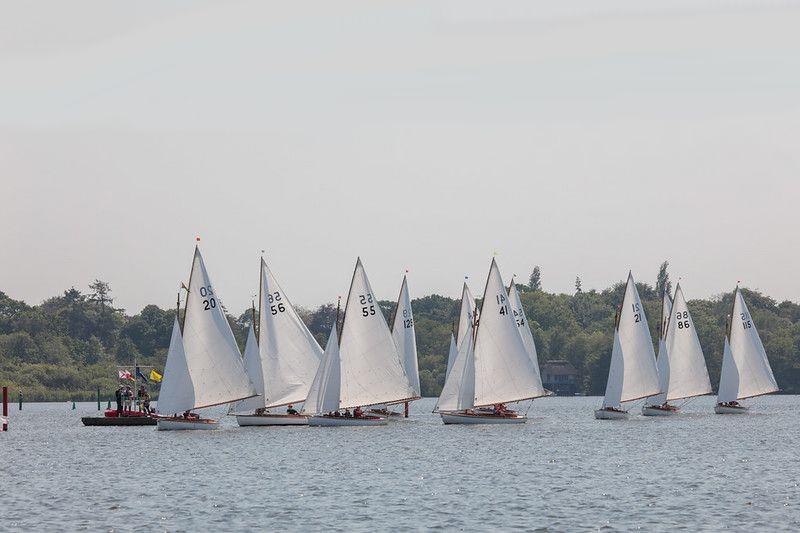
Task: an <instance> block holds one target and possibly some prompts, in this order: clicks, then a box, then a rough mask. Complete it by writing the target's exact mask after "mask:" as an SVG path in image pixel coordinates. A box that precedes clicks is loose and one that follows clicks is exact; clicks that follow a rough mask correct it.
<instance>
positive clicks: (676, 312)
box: [658, 284, 711, 403]
mask: <svg viewBox="0 0 800 533" xmlns="http://www.w3.org/2000/svg"><path fill="white" fill-rule="evenodd" d="M665 355H666V357H664V361H665V362H664V363H662V361H661V359H659V361H658V362H659V365H658V372H659V378H660V379H661V387H662V393H661V394H662V395H665V399H664V400H663V401H670V400H680V399H682V398H692V397H694V396H701V395H703V394H709V393H710V392H711V380H710V379H709V377H708V369H707V368H706V359H705V357H704V356H703V348H702V347H701V346H700V339H699V338H698V337H697V330H696V329H695V325H694V320H692V315H691V313H689V307H688V305H687V304H686V298H685V297H684V295H683V290H682V289H681V286H680V284H679V285H678V286H677V287H676V288H675V304H674V305H673V306H672V312H671V316H670V319H669V325H668V326H667V333H666V354H665ZM662 403H663V402H662Z"/></svg>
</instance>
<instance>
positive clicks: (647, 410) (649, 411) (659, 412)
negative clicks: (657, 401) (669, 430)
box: [642, 405, 680, 416]
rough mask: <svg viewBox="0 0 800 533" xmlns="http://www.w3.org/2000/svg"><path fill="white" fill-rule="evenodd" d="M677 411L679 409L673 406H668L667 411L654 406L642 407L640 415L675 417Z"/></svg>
mask: <svg viewBox="0 0 800 533" xmlns="http://www.w3.org/2000/svg"><path fill="white" fill-rule="evenodd" d="M679 411H680V409H678V408H677V407H673V406H669V408H668V409H665V408H663V407H661V406H655V405H643V406H642V414H643V415H644V416H674V415H677V414H678V412H679Z"/></svg>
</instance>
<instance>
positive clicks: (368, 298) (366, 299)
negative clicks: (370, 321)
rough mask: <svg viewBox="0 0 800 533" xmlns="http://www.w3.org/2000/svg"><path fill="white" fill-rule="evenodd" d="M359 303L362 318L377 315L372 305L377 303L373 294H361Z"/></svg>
mask: <svg viewBox="0 0 800 533" xmlns="http://www.w3.org/2000/svg"><path fill="white" fill-rule="evenodd" d="M358 301H359V302H360V303H361V316H365V317H366V316H370V315H374V314H375V306H374V305H372V303H373V302H374V301H375V300H374V299H373V298H372V294H371V293H369V292H368V293H367V294H359V295H358Z"/></svg>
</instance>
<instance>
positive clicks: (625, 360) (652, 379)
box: [603, 273, 661, 407]
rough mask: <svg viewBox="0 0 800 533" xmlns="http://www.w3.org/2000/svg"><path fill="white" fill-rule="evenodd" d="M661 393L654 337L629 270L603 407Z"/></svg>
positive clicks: (615, 405) (616, 405)
mask: <svg viewBox="0 0 800 533" xmlns="http://www.w3.org/2000/svg"><path fill="white" fill-rule="evenodd" d="M660 392H661V388H660V387H659V383H658V371H657V370H656V354H655V351H654V350H653V339H652V337H651V336H650V329H649V328H648V326H647V317H646V316H645V313H644V306H643V305H642V301H641V299H640V298H639V291H637V290H636V284H635V283H634V281H633V275H632V274H630V273H629V274H628V282H627V284H626V287H625V296H624V297H623V299H622V308H621V310H620V314H619V322H618V323H617V328H616V331H615V334H614V348H613V350H612V352H611V365H610V367H609V372H608V382H607V384H606V397H605V398H604V399H603V407H619V405H620V403H622V402H628V401H631V400H637V399H639V398H644V397H646V396H653V395H656V394H658V393H660Z"/></svg>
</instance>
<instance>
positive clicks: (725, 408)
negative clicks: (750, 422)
mask: <svg viewBox="0 0 800 533" xmlns="http://www.w3.org/2000/svg"><path fill="white" fill-rule="evenodd" d="M714 412H715V413H717V414H718V415H741V414H744V413H746V412H747V407H745V406H744V405H740V406H739V407H731V406H729V405H715V406H714Z"/></svg>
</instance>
